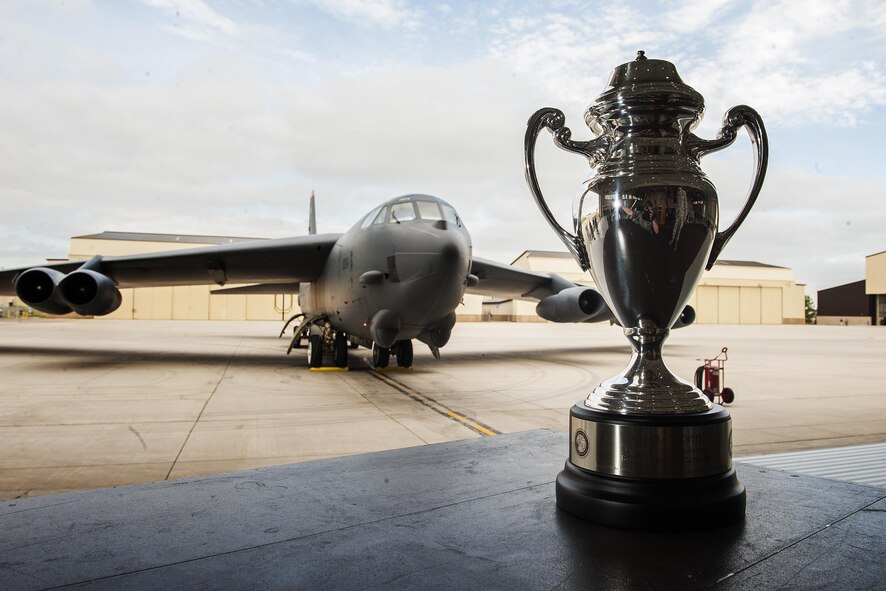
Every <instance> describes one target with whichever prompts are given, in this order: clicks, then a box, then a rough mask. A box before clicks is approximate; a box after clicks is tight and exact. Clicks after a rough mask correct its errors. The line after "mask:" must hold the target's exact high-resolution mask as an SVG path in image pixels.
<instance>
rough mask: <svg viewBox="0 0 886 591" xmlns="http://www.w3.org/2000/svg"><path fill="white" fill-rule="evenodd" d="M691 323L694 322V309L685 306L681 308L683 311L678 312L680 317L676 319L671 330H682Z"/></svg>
mask: <svg viewBox="0 0 886 591" xmlns="http://www.w3.org/2000/svg"><path fill="white" fill-rule="evenodd" d="M693 322H695V308H693V307H692V306H686V307H685V308H683V311H682V312H680V317H679V318H677V321H676V322H675V323H674V326H673V328H684V327H686V326H689V325H690V324H692V323H693Z"/></svg>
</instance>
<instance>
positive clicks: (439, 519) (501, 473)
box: [0, 430, 886, 590]
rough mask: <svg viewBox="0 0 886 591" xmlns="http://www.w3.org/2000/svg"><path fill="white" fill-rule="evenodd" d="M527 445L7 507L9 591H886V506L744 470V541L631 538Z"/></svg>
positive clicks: (392, 454)
mask: <svg viewBox="0 0 886 591" xmlns="http://www.w3.org/2000/svg"><path fill="white" fill-rule="evenodd" d="M566 449H567V441H566V435H565V434H563V433H556V432H552V431H543V430H540V431H528V432H525V433H517V434H513V435H502V436H497V437H491V438H485V439H475V440H470V441H461V442H454V443H446V444H440V445H431V446H425V447H416V448H409V449H403V450H395V451H389V452H382V453H375V454H368V455H363V456H353V457H347V458H338V459H334V460H323V461H316V462H307V463H301V464H292V465H288V466H279V467H273V468H264V469H260V470H249V471H243V472H236V473H232V474H224V475H218V476H210V477H203V478H191V479H186V480H178V481H171V482H159V483H153V484H147V485H136V486H129V487H120V488H115V489H105V490H98V491H91V492H84V493H75V494H65V495H56V496H47V497H37V498H31V499H24V500H19V501H4V502H3V503H2V507H0V589H4V590H12V589H40V588H52V587H64V586H74V585H76V586H79V587H87V588H108V589H121V588H123V589H151V588H188V589H204V588H205V589H221V588H225V589H231V588H265V589H268V588H271V589H413V588H414V589H468V588H474V589H509V590H511V589H553V588H557V589H595V588H597V589H627V588H643V589H656V588H661V589H670V588H679V589H698V588H708V587H718V588H719V587H722V588H735V589H744V588H748V589H750V588H775V587H779V588H782V587H783V588H789V589H791V588H795V589H809V588H825V589H852V588H858V589H863V588H882V585H883V581H886V490H883V489H879V488H873V487H866V486H860V485H853V484H848V483H844V482H837V481H832V480H825V479H820V478H813V477H807V476H795V475H791V474H788V473H785V472H780V471H775V470H768V469H764V468H759V467H755V466H749V465H738V473H739V477H740V478H741V479H742V481H743V482H744V483H745V485H746V486H747V490H748V517H747V521H746V522H745V523H744V524H740V525H736V526H731V527H727V528H722V529H718V530H713V531H707V532H700V533H682V534H661V533H656V534H652V533H638V532H627V531H620V530H614V529H608V528H605V527H600V526H594V525H590V524H587V523H584V522H581V521H578V520H576V519H574V518H572V517H570V516H568V515H565V514H563V513H560V512H558V511H557V509H556V507H555V502H554V479H555V477H556V475H557V473H558V472H559V471H560V470H561V469H562V466H563V462H564V460H565V456H566Z"/></svg>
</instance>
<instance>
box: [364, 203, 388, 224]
mask: <svg viewBox="0 0 886 591" xmlns="http://www.w3.org/2000/svg"><path fill="white" fill-rule="evenodd" d="M380 210H381V211H384V207H377V208H375V209H373V210H372V211H370V212H369V213H368V214H366V217H365V218H363V223H362V224H360V227H361V228H368V227H369V224H371V223H372V222H373V220H375V218H376V216H378V212H379V211H380Z"/></svg>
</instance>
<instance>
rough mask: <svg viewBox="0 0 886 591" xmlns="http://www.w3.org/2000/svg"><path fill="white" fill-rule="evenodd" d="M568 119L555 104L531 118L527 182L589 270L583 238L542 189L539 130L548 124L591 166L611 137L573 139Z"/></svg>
mask: <svg viewBox="0 0 886 591" xmlns="http://www.w3.org/2000/svg"><path fill="white" fill-rule="evenodd" d="M565 123H566V117H565V116H564V115H563V111H561V110H560V109H555V108H553V107H545V108H543V109H539V110H538V111H536V112H535V114H534V115H532V117H530V118H529V124H528V126H527V128H526V137H525V140H524V142H523V155H524V161H525V164H526V170H525V172H526V182H527V183H528V184H529V189H530V191H532V196H533V197H534V198H535V203H536V204H537V205H538V208H539V209H540V210H541V213H542V215H544V217H545V219H546V220H547V221H548V224H550V226H551V228H553V229H554V232H556V233H557V236H559V237H560V240H562V241H563V244H565V245H566V248H567V249H569V252H571V253H572V255H573V256H574V257H575V258H576V260H577V261H578V263H579V265H581V268H582V270H584V271H587V270H588V269H590V263H589V261H588V255H587V252H586V251H585V248H584V245H583V244H582V241H581V239H580V238H579V237H578V236H576V235H575V234H573V233H571V232H569V231H568V230H566V228H564V227H563V226H561V225H560V222H558V221H557V219H556V218H555V217H554V214H553V213H551V209H550V208H549V207H548V204H547V201H545V198H544V196H543V195H542V193H541V187H540V186H539V184H538V177H537V175H536V174H535V144H536V141H537V139H538V134H539V133H541V130H542V129H543V128H545V127H546V128H547V129H548V130H549V131H550V132H551V133H552V134H553V136H554V144H555V145H556V146H557V147H559V148H562V149H563V150H566V151H569V152H575V153H578V154H582V155H584V156H586V157H587V158H588V160H589V161H590V163H591V166H596V164H597V162H599V160H600V159H601V157H602V156H603V155H604V154H605V152H606V149H607V148H608V146H609V141H608V139H607V138H606V137H605V136H600V137H598V138H596V139H593V140H590V141H587V142H576V141H572V140H571V139H570V138H571V137H572V131H570V129H569V128H568V127H565Z"/></svg>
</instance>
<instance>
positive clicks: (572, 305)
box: [535, 286, 606, 322]
mask: <svg viewBox="0 0 886 591" xmlns="http://www.w3.org/2000/svg"><path fill="white" fill-rule="evenodd" d="M605 309H606V303H605V302H604V301H603V296H601V295H600V294H599V293H597V292H596V291H595V290H593V289H591V288H590V287H581V286H575V287H568V288H566V289H564V290H562V291H560V292H557V293H555V294H553V295H549V296H547V297H546V298H543V299H542V300H541V301H540V302H538V305H537V306H536V307H535V313H536V314H538V315H539V316H541V317H542V318H544V319H545V320H550V321H551V322H585V321H587V320H590V319H591V318H594V317H595V316H597V315H598V314H600V313H601V312H602V311H603V310H605Z"/></svg>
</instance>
